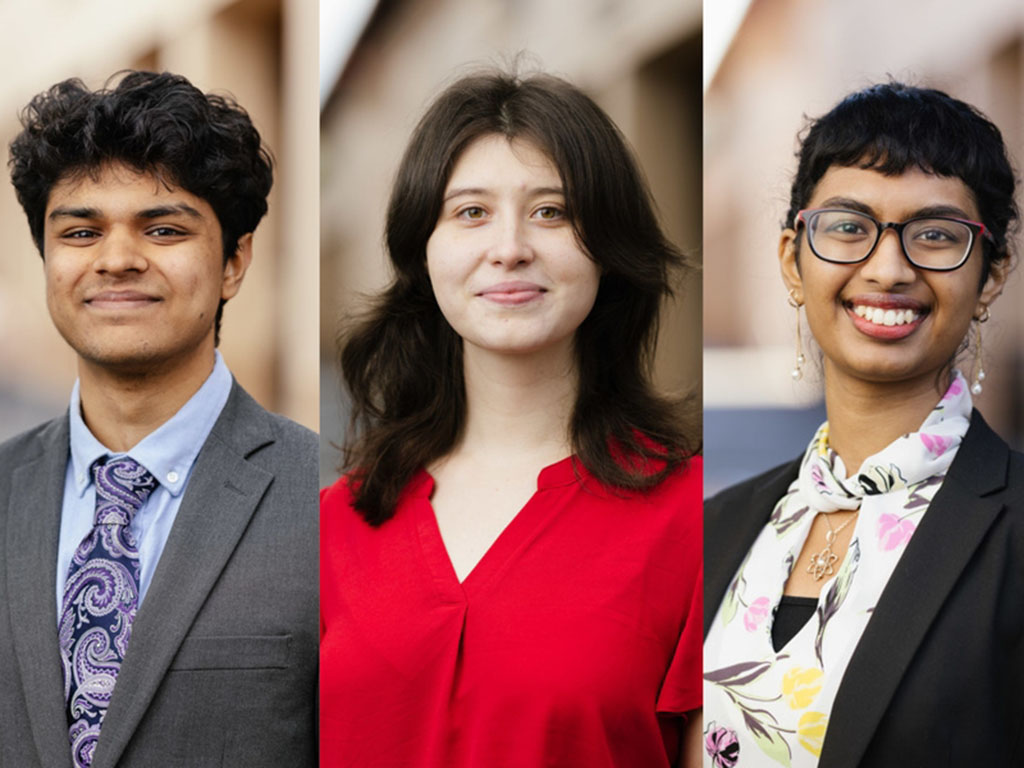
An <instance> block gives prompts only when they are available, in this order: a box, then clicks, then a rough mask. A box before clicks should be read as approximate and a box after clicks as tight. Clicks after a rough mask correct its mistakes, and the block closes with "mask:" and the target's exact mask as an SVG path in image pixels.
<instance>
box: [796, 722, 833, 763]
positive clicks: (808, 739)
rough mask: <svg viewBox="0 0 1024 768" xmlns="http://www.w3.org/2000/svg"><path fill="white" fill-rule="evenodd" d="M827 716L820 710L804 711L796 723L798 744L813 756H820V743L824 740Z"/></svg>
mask: <svg viewBox="0 0 1024 768" xmlns="http://www.w3.org/2000/svg"><path fill="white" fill-rule="evenodd" d="M827 726H828V716H827V715H825V714H824V713H822V712H804V713H803V714H802V715H800V722H798V723H797V725H796V734H797V738H798V740H799V741H800V746H801V747H803V748H804V749H806V750H807V751H808V752H810V753H811V754H812V755H814V756H815V757H820V756H821V745H822V744H823V743H824V742H825V728H826V727H827Z"/></svg>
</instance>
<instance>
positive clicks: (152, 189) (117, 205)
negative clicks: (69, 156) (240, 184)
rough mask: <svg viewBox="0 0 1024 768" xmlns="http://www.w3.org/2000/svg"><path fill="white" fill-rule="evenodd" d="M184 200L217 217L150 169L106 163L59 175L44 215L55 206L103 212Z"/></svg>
mask: <svg viewBox="0 0 1024 768" xmlns="http://www.w3.org/2000/svg"><path fill="white" fill-rule="evenodd" d="M172 204H179V205H180V204H185V205H187V206H189V207H190V208H193V209H195V210H196V211H198V212H199V213H200V214H201V215H202V216H203V217H209V218H211V219H214V220H216V216H215V215H214V212H213V209H212V208H211V207H210V205H209V203H207V202H206V201H205V200H203V199H202V198H200V197H197V196H196V195H194V194H192V193H191V192H188V191H186V190H184V189H182V188H181V187H177V186H175V185H173V184H171V183H169V182H168V181H167V180H166V179H165V178H163V177H162V176H160V175H159V174H157V173H153V172H151V171H138V170H136V169H134V168H131V167H129V166H126V165H123V164H120V163H109V164H107V165H103V166H100V167H99V168H93V169H89V170H82V171H78V172H73V173H70V174H67V175H65V176H63V177H61V178H60V179H59V180H58V181H57V182H56V183H55V184H54V185H53V187H52V188H51V189H50V197H49V199H48V200H47V204H46V214H47V216H48V215H49V214H50V213H51V212H52V211H53V210H54V209H56V208H58V207H62V208H88V209H93V210H96V211H98V212H101V213H103V214H105V215H116V214H119V213H134V212H137V211H140V210H146V209H152V208H153V207H154V206H157V207H159V206H166V205H172Z"/></svg>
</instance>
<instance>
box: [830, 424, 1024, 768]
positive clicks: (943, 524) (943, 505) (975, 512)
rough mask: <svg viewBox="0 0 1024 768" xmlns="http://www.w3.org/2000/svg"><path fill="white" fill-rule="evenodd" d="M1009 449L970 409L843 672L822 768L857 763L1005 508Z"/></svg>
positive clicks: (835, 767)
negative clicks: (963, 430)
mask: <svg viewBox="0 0 1024 768" xmlns="http://www.w3.org/2000/svg"><path fill="white" fill-rule="evenodd" d="M1008 465H1009V450H1008V448H1007V446H1006V444H1005V443H1003V442H1002V440H1000V439H999V437H998V436H996V434H995V433H994V432H992V430H991V429H990V428H989V427H988V425H987V424H985V422H984V420H983V419H982V418H981V415H980V414H979V413H978V412H977V411H975V412H974V414H973V417H972V420H971V428H970V430H969V431H968V433H967V435H966V436H965V437H964V442H963V443H962V444H961V446H960V449H959V451H958V453H957V456H956V459H954V461H953V464H952V465H951V466H950V469H949V472H948V473H947V475H946V479H945V480H944V481H943V483H942V487H941V488H940V489H939V492H938V493H937V494H936V495H935V498H934V499H933V500H932V503H931V505H930V506H929V507H928V511H927V513H925V515H924V518H923V519H922V520H921V524H920V525H919V526H918V529H917V531H916V532H915V533H914V536H913V538H912V539H911V540H910V543H909V544H908V545H907V550H906V552H904V553H903V557H902V558H901V559H900V562H899V564H898V565H897V567H896V570H895V571H894V572H893V574H892V577H891V578H890V579H889V583H888V584H887V585H886V587H885V590H884V591H883V592H882V596H881V598H880V599H879V601H878V605H877V606H876V607H875V611H874V616H872V618H871V621H869V622H868V625H867V627H866V628H865V629H864V634H863V635H862V636H861V639H860V642H859V643H858V644H857V648H856V650H855V651H854V653H853V656H852V657H851V659H850V663H849V665H848V666H847V668H846V672H845V674H844V675H843V681H842V683H841V684H840V686H839V690H838V692H837V694H836V698H835V702H834V703H833V705H832V713H831V715H830V717H829V726H828V731H827V733H826V736H825V743H824V745H823V747H822V752H821V761H820V763H819V765H821V766H822V768H826V767H827V768H840V767H843V768H845V767H846V766H857V765H858V764H859V763H860V761H861V758H862V757H863V755H864V753H865V751H866V750H867V747H868V744H869V743H870V741H871V738H872V736H873V734H874V733H875V731H876V729H877V728H878V724H879V722H881V719H882V716H883V715H884V714H885V710H886V709H887V707H888V706H889V702H890V701H891V699H892V697H893V694H894V693H895V691H896V689H897V687H898V686H899V684H900V681H901V680H902V678H903V676H904V674H905V672H906V670H907V667H908V666H909V665H910V663H911V661H912V660H913V657H914V654H915V653H916V651H917V648H918V647H919V646H920V644H921V642H922V640H923V639H924V637H925V635H926V634H927V632H928V628H929V627H930V626H931V624H932V622H933V621H934V620H935V617H936V616H937V615H938V613H939V611H940V610H941V609H942V606H943V603H944V602H945V600H946V597H947V596H948V595H949V593H950V591H951V590H952V589H953V587H954V586H955V584H956V582H957V580H958V579H959V578H960V574H961V572H962V571H963V569H964V568H965V567H966V565H967V563H968V562H969V561H970V559H971V557H972V555H973V554H974V552H975V550H976V549H977V547H978V545H979V544H980V543H981V541H982V539H983V538H984V537H985V535H986V533H987V532H988V529H989V528H990V527H991V525H992V523H993V522H994V521H995V519H996V518H997V516H998V515H999V512H1000V510H1001V509H1002V508H1003V503H1002V500H1001V498H1000V497H999V496H993V495H992V494H993V493H994V492H995V491H999V490H1001V489H1002V488H1004V487H1005V485H1006V475H1007V471H1008Z"/></svg>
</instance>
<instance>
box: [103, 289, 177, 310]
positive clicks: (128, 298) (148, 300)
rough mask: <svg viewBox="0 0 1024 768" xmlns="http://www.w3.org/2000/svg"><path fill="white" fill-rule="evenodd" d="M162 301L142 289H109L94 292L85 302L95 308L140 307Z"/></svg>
mask: <svg viewBox="0 0 1024 768" xmlns="http://www.w3.org/2000/svg"><path fill="white" fill-rule="evenodd" d="M158 301H160V299H159V298H157V297H156V296H152V295H150V294H148V293H143V292H142V291H132V290H107V291H100V292H98V293H94V294H92V295H91V296H89V297H88V298H87V299H86V300H85V303H86V304H87V305H88V306H90V307H93V308H95V309H121V310H123V309H138V308H141V307H148V306H150V305H152V304H155V303H157V302H158Z"/></svg>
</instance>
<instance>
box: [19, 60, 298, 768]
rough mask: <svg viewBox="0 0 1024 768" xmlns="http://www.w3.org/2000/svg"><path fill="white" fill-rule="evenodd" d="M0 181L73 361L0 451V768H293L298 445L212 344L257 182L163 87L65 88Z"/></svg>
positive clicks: (218, 136)
mask: <svg viewBox="0 0 1024 768" xmlns="http://www.w3.org/2000/svg"><path fill="white" fill-rule="evenodd" d="M22 125H23V130H22V132H21V133H20V134H19V135H18V136H17V138H16V139H15V140H14V141H13V142H12V144H11V148H10V163H9V165H10V170H11V179H12V182H13V184H14V187H15V189H16V191H17V195H18V200H19V202H20V203H21V205H22V207H23V208H24V210H25V214H26V216H27V217H28V222H29V229H30V231H31V234H32V238H33V240H34V242H35V244H36V247H37V248H38V249H39V253H40V255H41V256H42V260H43V270H44V273H45V276H46V300H47V306H48V308H49V311H50V315H51V317H52V319H53V322H54V325H55V326H56V327H57V330H58V331H59V332H60V333H61V335H62V336H63V337H64V339H65V340H66V341H67V343H68V344H69V345H70V346H71V347H72V348H73V349H74V351H75V352H76V354H77V356H78V374H79V377H78V381H77V382H76V383H75V386H74V389H73V390H72V393H71V404H70V408H69V411H68V413H67V414H66V415H64V416H62V417H60V418H58V419H55V420H54V421H51V422H49V423H47V424H44V425H41V426H40V427H37V428H36V429H33V430H30V431H28V432H26V433H24V434H22V435H20V436H18V437H15V438H13V439H12V440H10V441H8V442H6V443H4V444H3V445H0V562H3V563H4V567H3V568H0V680H3V681H4V683H3V685H0V723H3V728H2V729H0V766H17V767H18V768H37V767H38V768H42V767H43V766H72V765H73V766H74V768H88V767H90V766H91V767H92V768H103V767H106V768H113V767H114V766H115V765H116V766H121V767H123V768H128V767H129V766H154V765H197V766H198V765H246V766H281V765H288V766H306V765H314V764H315V761H316V759H315V741H314V739H315V737H314V721H315V715H314V712H315V690H316V658H317V657H316V653H317V636H318V620H317V573H316V563H317V533H316V495H315V491H316V482H317V481H316V469H315V467H316V439H315V435H314V434H313V433H311V432H309V431H308V430H306V429H304V428H302V427H299V426H298V425H296V424H293V423H292V422H290V421H288V420H286V419H284V418H282V417H279V416H275V415H272V414H270V413H268V412H267V411H265V410H264V409H263V408H261V407H260V406H259V405H257V404H256V402H255V401H254V400H252V398H250V397H249V395H247V394H246V393H245V392H244V391H243V390H242V389H241V387H239V386H238V384H237V383H236V382H235V381H234V380H233V378H232V376H231V374H230V372H229V371H228V369H227V367H226V365H225V363H224V361H223V359H222V358H221V356H220V353H219V352H218V351H217V350H216V345H217V341H218V333H219V327H220V320H221V314H222V311H223V308H224V304H225V302H227V301H228V300H229V299H231V298H232V297H233V296H235V294H236V293H237V291H238V290H239V288H240V286H241V283H242V280H243V278H244V276H245V273H246V270H247V269H248V267H249V264H250V261H251V258H252V239H253V232H254V230H255V229H256V226H257V224H258V223H259V221H260V219H261V218H262V217H263V215H264V214H265V213H266V210H267V202H266V198H267V194H268V192H269V191H270V187H271V183H272V167H271V166H272V163H271V158H270V155H269V153H268V152H267V150H266V149H265V148H264V146H263V144H262V142H261V139H260V135H259V133H258V132H257V130H256V129H255V127H254V126H253V124H252V122H251V120H250V119H249V116H248V115H247V114H246V112H245V111H244V110H243V109H242V108H241V107H239V106H238V105H237V104H236V103H235V102H234V101H232V100H231V99H229V98H225V97H222V96H216V95H209V94H203V93H202V92H201V91H200V90H198V89H197V88H195V87H194V86H193V85H192V84H191V83H189V82H188V81H187V80H186V79H185V78H183V77H180V76H177V75H171V74H166V73H164V74H154V73H149V72H129V73H127V74H124V75H123V76H120V77H119V79H116V80H114V81H112V82H111V83H108V85H107V86H106V87H104V88H102V89H100V90H96V91H92V90H89V89H88V88H87V87H85V86H84V85H83V84H82V83H81V82H80V81H78V80H66V81H64V82H61V83H58V84H57V85H55V86H53V87H52V88H51V89H49V90H48V91H46V92H44V93H41V94H39V95H38V96H36V97H35V98H34V99H33V100H32V101H31V102H30V103H29V105H28V106H27V107H26V108H25V110H24V112H23V113H22Z"/></svg>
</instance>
